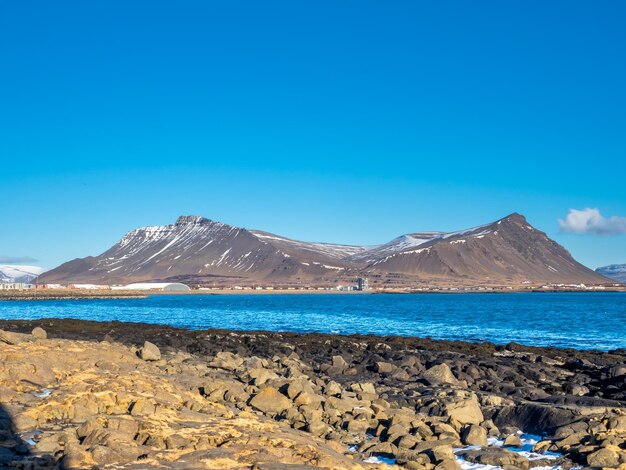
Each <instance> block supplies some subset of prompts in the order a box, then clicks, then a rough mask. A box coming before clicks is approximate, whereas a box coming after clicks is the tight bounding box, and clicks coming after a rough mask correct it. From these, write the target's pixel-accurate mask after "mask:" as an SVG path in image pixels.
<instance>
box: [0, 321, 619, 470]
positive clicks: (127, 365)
mask: <svg viewBox="0 0 626 470" xmlns="http://www.w3.org/2000/svg"><path fill="white" fill-rule="evenodd" d="M68 352H71V354H68ZM0 389H1V390H2V406H3V408H4V414H5V415H6V419H7V420H10V421H11V423H12V424H11V426H12V428H11V429H13V430H14V434H15V436H14V439H13V440H12V441H11V440H8V441H7V442H8V443H7V442H5V444H6V445H4V449H5V451H4V452H3V453H2V454H1V456H0V458H2V459H4V461H3V462H2V463H6V462H10V463H11V464H14V463H15V462H18V465H23V466H26V465H28V462H30V463H33V462H36V463H37V465H39V467H38V468H92V467H93V466H98V467H99V468H106V467H107V465H111V466H115V468H129V469H130V468H133V469H137V468H149V467H154V466H159V468H256V469H276V468H333V469H346V470H347V469H350V470H361V469H372V468H380V469H382V468H385V469H400V468H407V469H411V470H435V469H437V470H447V469H450V470H452V469H457V468H460V466H461V465H463V466H466V467H467V468H469V467H470V466H473V467H471V468H480V466H481V465H482V466H486V465H492V466H499V467H501V468H505V469H513V468H515V469H529V468H533V467H544V468H545V467H548V468H552V467H555V466H560V468H563V469H567V468H572V467H573V466H576V465H582V466H585V468H588V467H591V468H618V467H619V468H623V465H625V464H626V349H616V350H612V351H609V352H601V351H584V350H575V349H559V348H550V347H531V346H522V345H519V344H515V343H511V344H508V345H502V346H498V345H494V344H491V343H469V342H461V341H438V340H431V339H428V338H404V337H377V336H369V335H353V336H335V335H327V334H299V333H273V332H266V331H229V330H216V329H212V330H202V331H197V330H195V331H194V330H186V329H177V328H173V327H169V326H164V325H151V324H140V323H123V322H93V321H82V320H69V319H42V320H34V321H25V320H22V321H18V320H11V321H10V320H5V321H0ZM528 434H532V435H533V436H528ZM381 462H387V463H390V464H392V465H389V466H385V465H382V463H381ZM61 466H63V467H61ZM620 466H622V467H620Z"/></svg>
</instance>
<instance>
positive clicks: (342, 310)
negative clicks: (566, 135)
mask: <svg viewBox="0 0 626 470" xmlns="http://www.w3.org/2000/svg"><path fill="white" fill-rule="evenodd" d="M38 318H79V319H85V320H99V321H109V320H120V321H133V322H147V323H160V324H169V325H172V326H176V327H183V328H191V329H206V328H225V329H234V330H270V331H294V332H325V333H334V334H352V333H361V334H376V335H381V336H384V335H401V336H417V337H431V338H435V339H450V340H466V341H490V342H493V343H499V344H505V343H508V342H511V341H515V342H518V343H522V344H528V345H539V346H559V347H574V348H579V349H601V350H610V349H615V348H624V347H626V293H597V292H594V293H510V294H508V293H507V294H381V295H336V294H272V295H155V296H150V297H148V298H145V299H103V300H92V299H90V300H59V301H56V300H39V301H2V302H0V319H38Z"/></svg>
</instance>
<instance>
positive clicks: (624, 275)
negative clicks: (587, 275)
mask: <svg viewBox="0 0 626 470" xmlns="http://www.w3.org/2000/svg"><path fill="white" fill-rule="evenodd" d="M596 272H597V273H598V274H601V275H602V276H605V277H608V278H609V279H614V280H616V281H618V282H621V283H624V284H626V264H609V265H608V266H602V267H600V268H598V269H596Z"/></svg>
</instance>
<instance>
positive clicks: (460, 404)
mask: <svg viewBox="0 0 626 470" xmlns="http://www.w3.org/2000/svg"><path fill="white" fill-rule="evenodd" d="M443 406H444V409H445V412H446V414H447V415H448V416H450V418H452V419H454V420H456V421H458V422H459V423H461V424H480V423H482V422H483V421H484V419H485V418H484V416H483V412H482V410H481V408H480V405H479V404H478V399H477V398H476V395H471V396H470V397H469V398H466V399H461V400H449V401H446V402H445V403H444V404H443Z"/></svg>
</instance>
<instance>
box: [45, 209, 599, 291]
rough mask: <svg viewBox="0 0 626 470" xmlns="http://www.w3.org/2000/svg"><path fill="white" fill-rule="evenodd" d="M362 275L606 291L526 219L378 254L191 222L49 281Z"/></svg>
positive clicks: (430, 235) (120, 246) (133, 238)
mask: <svg viewBox="0 0 626 470" xmlns="http://www.w3.org/2000/svg"><path fill="white" fill-rule="evenodd" d="M357 275H368V276H369V275H371V276H378V277H380V276H383V277H385V276H386V277H394V278H398V277H401V278H402V279H404V282H410V280H411V279H414V280H417V279H457V280H481V281H484V280H488V281H494V282H502V283H508V282H510V283H515V282H522V281H531V282H561V283H591V284H593V283H603V282H607V279H606V278H604V277H602V276H601V275H599V274H597V273H595V272H594V271H592V270H590V269H588V268H586V267H584V266H583V265H581V264H580V263H578V262H576V261H575V260H574V259H573V258H572V256H571V255H570V254H569V253H568V252H567V251H566V250H565V249H564V248H563V247H561V246H560V245H558V244H557V243H555V242H554V241H552V240H550V239H549V238H548V237H547V236H546V235H545V234H544V233H543V232H540V231H539V230H537V229H535V228H533V227H532V226H530V225H529V224H528V222H527V221H526V219H525V218H524V217H523V216H521V215H519V214H511V215H510V216H508V217H505V218H504V219H501V220H499V221H496V222H494V223H492V224H487V225H481V226H479V227H475V228H471V229H467V230H461V231H457V232H450V233H445V232H420V233H411V234H406V235H402V236H400V237H398V238H395V239H394V240H392V241H390V242H388V243H384V244H382V245H376V246H357V245H338V244H332V243H314V242H303V241H298V240H292V239H289V238H286V237H282V236H279V235H275V234H272V233H269V232H264V231H259V230H247V229H244V228H239V227H234V226H231V225H226V224H223V223H221V222H215V221H212V220H209V219H206V218H203V217H196V216H183V217H180V218H179V219H178V220H177V221H176V223H174V224H171V225H164V226H153V227H142V228H138V229H136V230H132V231H131V232H129V233H127V234H126V235H125V236H124V237H123V238H122V239H121V240H120V241H119V242H118V243H116V244H115V245H114V246H113V247H111V248H110V249H109V250H107V251H106V252H105V253H103V254H101V255H99V256H96V257H88V258H83V259H76V260H73V261H70V262H67V263H65V264H63V265H61V266H59V267H58V268H55V269H53V270H52V271H49V272H47V273H45V274H44V275H42V276H41V280H42V282H94V283H108V284H114V283H126V282H135V281H146V280H166V279H167V280H177V281H182V282H190V283H197V284H211V283H219V284H220V285H222V284H240V283H250V282H261V281H263V282H267V283H271V282H276V283H283V284H285V283H292V284H297V283H323V282H327V283H328V282H338V281H341V280H345V279H353V278H354V277H355V276H357Z"/></svg>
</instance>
